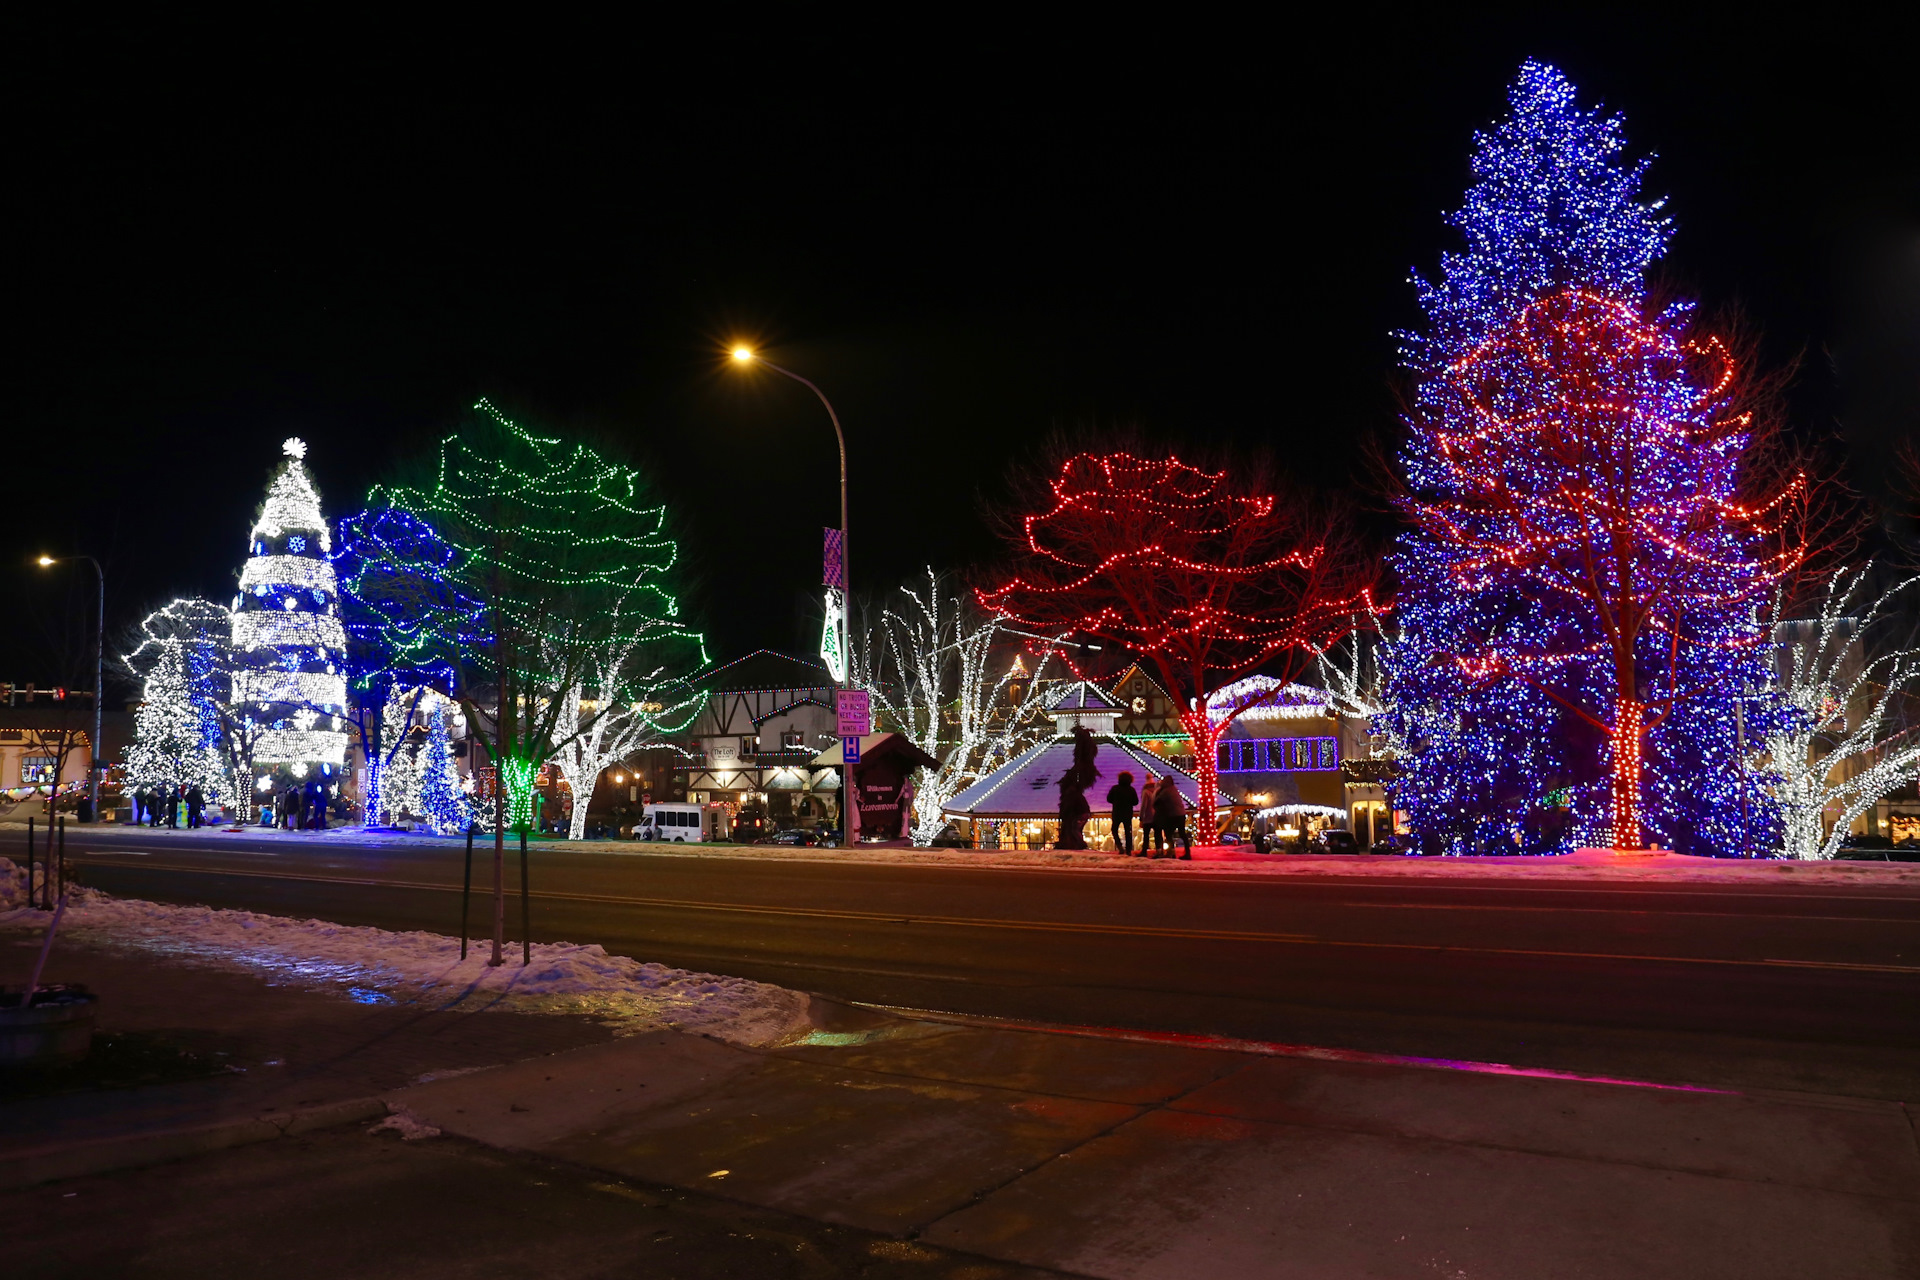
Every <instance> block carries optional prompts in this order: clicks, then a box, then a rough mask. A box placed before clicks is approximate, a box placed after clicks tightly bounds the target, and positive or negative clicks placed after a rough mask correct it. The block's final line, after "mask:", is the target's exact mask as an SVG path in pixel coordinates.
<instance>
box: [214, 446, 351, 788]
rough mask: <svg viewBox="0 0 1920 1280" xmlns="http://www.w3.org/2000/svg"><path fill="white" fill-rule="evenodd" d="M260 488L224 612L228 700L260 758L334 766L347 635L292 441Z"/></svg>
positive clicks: (312, 492) (321, 529)
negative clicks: (250, 726)
mask: <svg viewBox="0 0 1920 1280" xmlns="http://www.w3.org/2000/svg"><path fill="white" fill-rule="evenodd" d="M281 448H282V450H283V451H284V452H285V454H286V458H285V460H284V461H283V462H282V463H281V464H280V467H279V469H278V470H277V471H275V472H274V475H273V479H272V481H271V482H270V483H269V484H268V486H267V497H266V501H265V502H264V503H262V504H261V507H260V514H259V516H258V517H257V518H256V519H255V520H254V523H253V530H252V532H251V533H250V535H249V542H248V558H247V563H246V565H245V567H244V568H242V570H241V571H240V592H239V594H238V595H236V596H235V597H234V600H233V611H232V623H231V626H232V638H233V649H234V653H235V655H236V661H235V669H234V672H233V676H232V702H233V704H234V705H235V706H243V705H245V706H249V707H251V712H250V714H251V716H252V718H253V719H254V720H256V721H257V722H259V724H260V726H261V732H260V734H259V740H258V742H257V743H256V744H255V747H254V750H253V753H252V754H253V757H254V759H255V760H257V761H258V762H260V763H263V764H287V765H291V766H293V767H294V768H295V770H296V771H297V772H304V771H305V769H306V767H307V766H309V765H324V766H327V767H328V768H329V769H338V768H339V767H340V766H341V765H342V764H343V763H344V761H345V759H346V746H347V735H346V732H345V723H344V721H343V720H342V719H341V717H342V716H343V715H344V714H345V712H346V703H347V682H346V675H345V667H344V663H345V658H346V655H345V650H346V634H345V632H344V630H343V629H342V626H341V622H340V606H339V599H340V585H339V582H338V581H337V579H336V577H335V574H334V569H333V565H332V564H331V563H330V562H329V560H328V553H329V552H330V551H331V550H332V546H333V535H332V534H331V532H330V531H329V529H328V526H327V521H326V517H325V516H323V515H322V514H321V511H320V494H319V492H318V490H316V489H315V488H314V485H313V477H312V476H311V475H309V474H308V472H307V467H306V463H305V461H304V459H305V457H306V452H307V446H306V445H305V444H304V443H302V442H301V441H300V440H298V439H292V440H288V441H286V443H285V444H283V445H282V446H281Z"/></svg>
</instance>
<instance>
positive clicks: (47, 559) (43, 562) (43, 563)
mask: <svg viewBox="0 0 1920 1280" xmlns="http://www.w3.org/2000/svg"><path fill="white" fill-rule="evenodd" d="M52 563H53V557H52V556H41V557H40V564H41V566H42V567H45V566H47V565H50V564H52Z"/></svg>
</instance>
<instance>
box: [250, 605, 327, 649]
mask: <svg viewBox="0 0 1920 1280" xmlns="http://www.w3.org/2000/svg"><path fill="white" fill-rule="evenodd" d="M233 643H234V646H235V647H236V648H238V649H241V650H246V649H258V648H262V647H273V646H277V645H305V646H310V647H312V648H316V649H345V648H346V647H347V632H346V628H345V627H343V626H342V625H341V623H340V619H338V618H335V617H330V616H328V615H326V614H320V613H286V612H281V613H275V612H273V611H272V610H269V609H249V610H246V611H245V612H243V613H236V614H234V615H233Z"/></svg>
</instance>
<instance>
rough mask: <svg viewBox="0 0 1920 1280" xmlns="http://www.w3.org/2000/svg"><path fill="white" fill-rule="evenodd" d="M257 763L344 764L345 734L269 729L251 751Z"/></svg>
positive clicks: (321, 730)
mask: <svg viewBox="0 0 1920 1280" xmlns="http://www.w3.org/2000/svg"><path fill="white" fill-rule="evenodd" d="M253 759H254V762H255V763H256V764H283V763H295V764H333V765H338V764H345V763H346V760H347V735H346V734H344V733H338V732H335V731H333V730H329V729H269V730H267V731H266V732H265V733H263V734H261V735H260V742H259V745H258V746H256V747H255V748H254V752H253Z"/></svg>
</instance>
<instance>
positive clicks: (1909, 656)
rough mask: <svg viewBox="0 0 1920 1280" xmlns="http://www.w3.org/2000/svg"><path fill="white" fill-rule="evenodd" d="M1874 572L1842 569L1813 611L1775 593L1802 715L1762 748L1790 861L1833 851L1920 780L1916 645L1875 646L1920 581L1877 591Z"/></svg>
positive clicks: (1782, 679)
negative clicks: (1791, 611)
mask: <svg viewBox="0 0 1920 1280" xmlns="http://www.w3.org/2000/svg"><path fill="white" fill-rule="evenodd" d="M1873 578H1874V567H1873V566H1872V565H1871V564H1869V565H1866V566H1864V567H1862V568H1859V569H1841V570H1838V571H1836V572H1835V573H1833V574H1832V575H1831V576H1830V577H1829V578H1828V579H1827V583H1826V589H1825V591H1824V592H1823V594H1822V595H1821V597H1820V599H1819V600H1818V601H1817V606H1816V608H1815V609H1814V611H1813V613H1812V616H1810V617H1790V616H1784V615H1786V614H1787V613H1788V609H1787V607H1786V604H1785V600H1786V593H1784V592H1782V593H1780V594H1779V596H1778V597H1777V599H1776V605H1775V609H1774V616H1773V635H1774V644H1775V655H1776V656H1775V659H1774V662H1775V667H1776V671H1777V678H1778V682H1779V685H1780V688H1781V689H1782V690H1783V691H1784V693H1785V694H1786V698H1787V701H1788V702H1790V703H1791V704H1792V705H1793V706H1794V708H1795V709H1796V710H1798V711H1799V713H1800V714H1799V716H1797V717H1796V718H1794V719H1792V720H1790V721H1787V722H1786V723H1784V724H1781V725H1778V726H1776V727H1775V728H1774V730H1773V731H1772V732H1771V733H1769V734H1767V735H1766V738H1765V748H1766V763H1767V772H1768V773H1770V774H1771V775H1772V785H1771V788H1770V790H1771V792H1772V794H1773V797H1774V799H1775V801H1776V802H1777V803H1778V804H1779V806H1780V813H1781V817H1782V819H1783V825H1784V828H1785V837H1786V853H1787V856H1788V857H1790V858H1831V857H1833V855H1834V854H1835V853H1837V852H1839V850H1840V842H1841V841H1842V840H1843V839H1844V838H1845V837H1846V835H1847V832H1848V831H1849V829H1850V828H1851V826H1852V824H1853V821H1854V819H1856V818H1858V817H1860V816H1861V815H1863V814H1865V813H1867V812H1869V811H1870V810H1871V809H1872V808H1873V807H1874V806H1875V805H1876V804H1878V803H1879V802H1880V801H1881V800H1882V799H1884V798H1885V797H1887V796H1889V795H1892V794H1893V793H1894V792H1895V791H1897V790H1899V789H1900V788H1902V787H1908V786H1912V785H1913V784H1914V782H1915V781H1916V779H1920V723H1916V722H1914V720H1913V719H1912V718H1911V717H1912V712H1911V708H1912V706H1913V704H1914V703H1916V702H1917V701H1920V648H1916V647H1896V646H1891V645H1888V646H1884V647H1883V646H1882V644H1880V643H1876V642H1883V641H1884V640H1885V639H1886V636H1885V634H1884V633H1885V632H1887V631H1890V630H1895V629H1897V627H1898V624H1899V621H1900V619H1901V615H1902V613H1903V612H1905V611H1908V610H1911V609H1912V608H1913V605H1914V601H1915V600H1916V599H1920V577H1910V578H1906V579H1904V580H1902V581H1899V582H1897V583H1895V584H1894V585H1893V586H1892V587H1890V588H1889V589H1887V590H1886V591H1884V592H1880V593H1878V594H1877V595H1876V594H1875V592H1874V591H1873V589H1872V583H1873ZM1903 712H1905V713H1906V714H1903ZM1763 776H1764V775H1763ZM1829 824H1831V831H1829Z"/></svg>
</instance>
